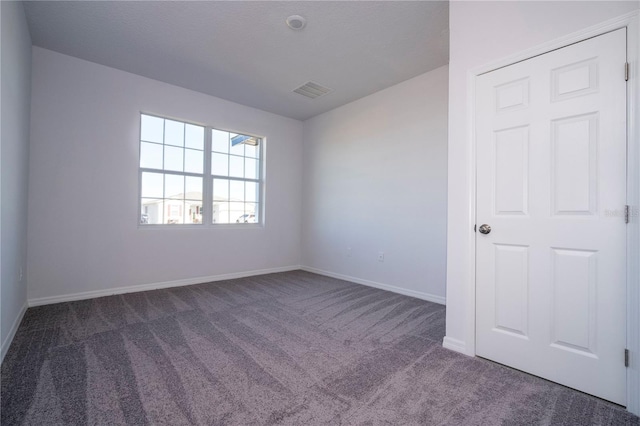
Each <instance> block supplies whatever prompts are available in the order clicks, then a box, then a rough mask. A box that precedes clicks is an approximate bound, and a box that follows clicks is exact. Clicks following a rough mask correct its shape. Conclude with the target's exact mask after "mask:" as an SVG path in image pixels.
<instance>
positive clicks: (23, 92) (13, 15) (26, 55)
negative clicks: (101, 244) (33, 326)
mask: <svg viewBox="0 0 640 426" xmlns="http://www.w3.org/2000/svg"><path fill="white" fill-rule="evenodd" d="M0 15H2V20H1V26H2V46H1V50H2V58H1V62H2V65H1V71H0V73H1V80H2V88H1V93H2V95H1V99H0V105H1V109H2V112H1V113H0V115H1V121H2V124H1V125H0V127H2V132H1V136H0V141H1V148H0V158H1V165H0V171H1V177H0V179H1V185H0V186H1V189H0V192H1V200H0V206H1V212H0V218H1V219H0V223H1V225H0V235H1V238H0V239H1V240H2V244H1V246H0V258H1V262H0V271H1V279H2V281H1V285H0V299H1V301H2V302H1V307H0V311H1V313H0V322H1V323H2V324H1V326H0V329H1V332H0V341H1V342H2V355H1V358H2V359H4V355H5V353H6V351H7V349H8V348H9V345H10V344H11V340H12V339H13V335H14V334H15V330H16V328H17V326H18V325H19V321H20V319H21V318H22V314H23V313H24V310H25V309H26V303H27V284H26V259H27V215H26V212H27V188H28V186H27V179H28V173H29V172H28V165H29V163H28V155H29V108H30V106H29V105H30V101H31V37H30V36H29V30H28V28H27V21H26V19H25V16H24V10H23V8H22V4H21V3H20V2H5V1H3V2H0ZM21 271H22V276H21Z"/></svg>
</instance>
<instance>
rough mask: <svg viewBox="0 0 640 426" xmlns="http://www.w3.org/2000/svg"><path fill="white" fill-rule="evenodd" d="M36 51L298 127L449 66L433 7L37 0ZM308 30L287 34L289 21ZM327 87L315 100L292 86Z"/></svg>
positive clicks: (443, 21) (442, 23) (30, 8)
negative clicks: (296, 19)
mask: <svg viewBox="0 0 640 426" xmlns="http://www.w3.org/2000/svg"><path fill="white" fill-rule="evenodd" d="M24 7H25V12H26V16H27V21H28V23H29V29H30V32H31V38H32V42H33V44H34V45H35V46H40V47H43V48H46V49H50V50H54V51H57V52H60V53H64V54H67V55H71V56H75V57H78V58H81V59H85V60H88V61H92V62H96V63H99V64H102V65H106V66H109V67H113V68H117V69H120V70H123V71H128V72H132V73H135V74H139V75H142V76H145V77H149V78H153V79H156V80H160V81H164V82H166V83H170V84H174V85H177V86H181V87H184V88H187V89H191V90H196V91H198V92H202V93H206V94H209V95H213V96H217V97H220V98H223V99H227V100H230V101H234V102H237V103H240V104H243V105H247V106H251V107H255V108H259V109H262V110H265V111H269V112H272V113H275V114H280V115H283V116H286V117H291V118H295V119H299V120H305V119H307V118H310V117H313V116H315V115H317V114H321V113H323V112H325V111H328V110H331V109H333V108H336V107H338V106H341V105H344V104H346V103H348V102H351V101H354V100H356V99H359V98H361V97H363V96H366V95H369V94H371V93H374V92H377V91H379V90H381V89H384V88H386V87H390V86H392V85H394V84H397V83H400V82H402V81H404V80H407V79H409V78H412V77H415V76H417V75H420V74H422V73H425V72H427V71H431V70H433V69H435V68H438V67H440V66H443V65H446V64H447V63H448V62H449V31H448V29H449V4H448V2H441V1H373V2H369V1H338V2H332V1H284V2H279V1H278V2H275V1H261V2H248V1H209V2H164V1H163V2H155V1H153V2H144V1H143V2H129V1H125V2H117V1H70V2H67V1H36V2H25V3H24ZM294 14H295V15H301V16H303V17H304V18H306V20H307V25H306V27H305V28H304V29H303V30H301V31H294V30H291V29H289V28H288V27H287V25H286V23H285V20H286V18H287V17H288V16H289V15H294ZM308 81H312V82H315V83H319V84H321V85H323V86H326V87H328V88H331V89H333V90H332V91H331V92H330V93H328V94H326V95H324V96H321V97H319V98H316V99H309V98H306V97H304V96H301V95H299V94H297V93H293V90H294V89H296V88H297V87H299V86H301V85H303V84H304V83H306V82H308Z"/></svg>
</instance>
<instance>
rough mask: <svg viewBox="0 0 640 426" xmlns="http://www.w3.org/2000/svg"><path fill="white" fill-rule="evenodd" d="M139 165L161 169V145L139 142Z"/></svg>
mask: <svg viewBox="0 0 640 426" xmlns="http://www.w3.org/2000/svg"><path fill="white" fill-rule="evenodd" d="M140 167H143V168H146V169H161V168H162V145H158V144H156V143H147V142H142V143H141V144H140Z"/></svg>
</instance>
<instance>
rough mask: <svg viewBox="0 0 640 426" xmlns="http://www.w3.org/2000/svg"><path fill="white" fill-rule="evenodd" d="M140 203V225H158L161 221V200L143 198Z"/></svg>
mask: <svg viewBox="0 0 640 426" xmlns="http://www.w3.org/2000/svg"><path fill="white" fill-rule="evenodd" d="M141 204H142V209H141V210H142V211H141V213H140V224H141V225H159V224H161V223H162V205H163V204H162V200H153V199H149V198H143V199H142V203H141Z"/></svg>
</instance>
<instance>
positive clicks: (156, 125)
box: [140, 115, 164, 143]
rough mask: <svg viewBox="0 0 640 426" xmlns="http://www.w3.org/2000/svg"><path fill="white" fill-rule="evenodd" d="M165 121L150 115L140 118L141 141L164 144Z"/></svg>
mask: <svg viewBox="0 0 640 426" xmlns="http://www.w3.org/2000/svg"><path fill="white" fill-rule="evenodd" d="M163 127H164V119H162V118H158V117H152V116H150V115H141V116H140V139H141V140H143V141H148V142H157V143H162V141H163V139H164V137H163V135H164V131H163Z"/></svg>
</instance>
